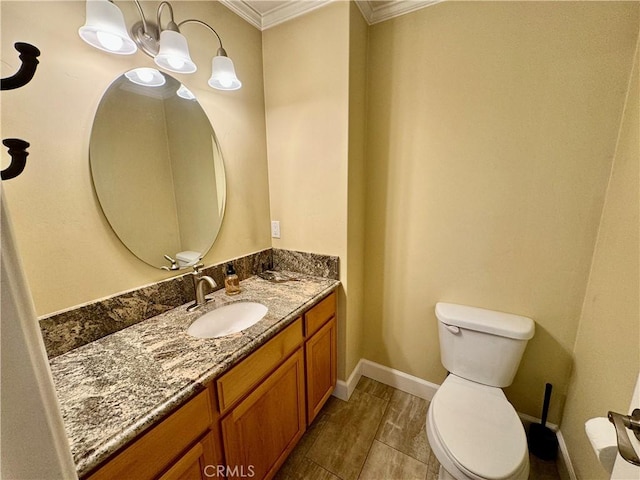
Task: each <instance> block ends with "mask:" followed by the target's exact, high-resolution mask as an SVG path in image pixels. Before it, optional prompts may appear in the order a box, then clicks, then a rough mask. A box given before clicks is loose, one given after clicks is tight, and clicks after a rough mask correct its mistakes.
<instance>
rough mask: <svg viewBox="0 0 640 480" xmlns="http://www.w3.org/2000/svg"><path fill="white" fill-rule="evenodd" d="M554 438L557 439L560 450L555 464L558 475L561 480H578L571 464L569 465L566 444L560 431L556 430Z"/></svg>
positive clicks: (569, 459) (569, 460) (569, 458)
mask: <svg viewBox="0 0 640 480" xmlns="http://www.w3.org/2000/svg"><path fill="white" fill-rule="evenodd" d="M556 436H557V437H558V449H559V450H560V455H559V456H558V461H557V463H556V465H557V466H558V474H559V475H560V478H561V479H562V480H578V477H577V475H576V471H575V470H574V469H573V464H572V463H571V457H570V456H569V450H568V449H567V443H566V442H565V441H564V437H563V436H562V431H561V430H558V431H557V432H556Z"/></svg>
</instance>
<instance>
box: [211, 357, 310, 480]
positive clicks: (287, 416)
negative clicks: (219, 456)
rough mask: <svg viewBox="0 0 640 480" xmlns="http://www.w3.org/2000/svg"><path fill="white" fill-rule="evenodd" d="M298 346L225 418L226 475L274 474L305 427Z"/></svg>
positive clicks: (259, 475) (223, 425)
mask: <svg viewBox="0 0 640 480" xmlns="http://www.w3.org/2000/svg"><path fill="white" fill-rule="evenodd" d="M304 405H305V403H304V359H303V354H302V349H298V350H297V351H296V352H295V353H294V354H293V355H292V356H291V357H289V358H288V359H287V360H286V361H285V362H284V363H283V364H282V365H281V366H280V367H279V368H278V369H277V370H275V371H274V372H273V373H272V374H271V375H270V376H269V377H267V378H266V379H265V380H264V381H263V382H262V383H261V384H260V385H259V386H258V387H257V388H256V389H255V390H254V391H253V392H252V393H251V394H249V396H248V397H247V398H245V399H244V400H243V401H242V402H240V403H239V404H238V406H236V407H235V408H233V409H232V410H231V411H230V412H229V414H228V415H227V416H226V417H224V418H223V420H222V435H223V440H224V448H225V454H226V468H227V472H226V473H227V476H228V478H229V479H232V478H247V477H251V478H253V479H255V480H259V479H263V478H271V477H273V475H274V474H275V473H276V471H277V469H278V468H280V466H281V465H282V463H283V462H284V460H285V459H286V457H287V455H289V453H290V452H291V450H292V449H293V447H294V446H295V444H296V443H297V442H298V440H299V439H300V437H301V436H302V434H303V433H304V430H305V412H304Z"/></svg>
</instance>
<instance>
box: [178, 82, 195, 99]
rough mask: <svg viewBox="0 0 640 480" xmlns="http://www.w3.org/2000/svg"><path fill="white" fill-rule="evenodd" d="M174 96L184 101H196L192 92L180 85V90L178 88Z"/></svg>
mask: <svg viewBox="0 0 640 480" xmlns="http://www.w3.org/2000/svg"><path fill="white" fill-rule="evenodd" d="M176 94H177V95H178V96H179V97H181V98H184V99H185V100H195V99H196V96H195V95H194V94H193V92H191V90H189V89H188V88H187V87H185V86H184V85H182V84H180V88H178V91H177V92H176Z"/></svg>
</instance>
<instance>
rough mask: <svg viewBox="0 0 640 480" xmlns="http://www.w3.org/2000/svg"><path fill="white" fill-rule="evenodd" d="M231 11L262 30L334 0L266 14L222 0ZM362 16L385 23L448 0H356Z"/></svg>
mask: <svg viewBox="0 0 640 480" xmlns="http://www.w3.org/2000/svg"><path fill="white" fill-rule="evenodd" d="M219 1H220V3H222V4H223V5H224V6H226V7H227V8H228V9H229V10H231V11H232V12H234V13H236V14H237V15H238V16H240V17H242V18H243V19H245V20H246V21H247V22H249V23H250V24H251V25H253V26H254V27H256V28H257V29H259V30H266V29H268V28H271V27H274V26H276V25H280V24H281V23H284V22H286V21H287V20H291V19H293V18H296V17H299V16H301V15H304V14H306V13H308V12H311V11H313V10H316V9H318V8H320V7H323V6H324V5H326V4H328V3H330V2H332V1H334V0H302V1H291V2H287V3H286V4H284V5H281V6H280V7H278V8H275V9H273V10H271V11H269V12H267V13H266V14H264V15H262V14H260V13H259V12H258V11H256V10H255V9H254V8H253V7H252V6H251V4H250V3H247V2H246V1H245V0H219ZM354 1H355V2H356V5H358V8H359V9H360V12H362V16H363V17H364V19H365V20H366V22H367V23H368V24H369V25H374V24H376V23H380V22H384V21H385V20H389V19H391V18H395V17H399V16H400V15H404V14H406V13H410V12H415V11H416V10H420V9H421V8H424V7H428V6H430V5H434V4H436V3H440V2H442V1H444V0H396V1H394V2H391V3H384V4H383V5H382V6H375V2H372V1H370V0H354Z"/></svg>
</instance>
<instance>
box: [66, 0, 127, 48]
mask: <svg viewBox="0 0 640 480" xmlns="http://www.w3.org/2000/svg"><path fill="white" fill-rule="evenodd" d="M86 15H87V16H86V22H85V24H84V25H83V26H82V27H80V29H79V30H78V34H79V35H80V38H82V40H84V41H85V42H87V43H88V44H89V45H91V46H92V47H96V48H99V49H100V50H104V51H105V52H109V53H116V54H118V55H131V54H132V53H136V51H137V50H138V47H137V46H136V44H135V43H134V41H133V40H131V37H130V36H129V34H128V33H127V27H126V25H125V23H124V16H123V15H122V12H121V11H120V9H119V8H118V7H117V6H116V5H114V4H113V3H111V2H109V1H108V0H87V3H86Z"/></svg>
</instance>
